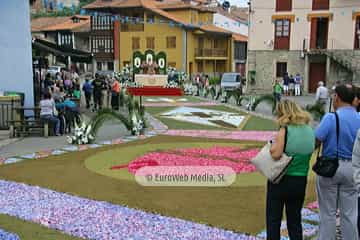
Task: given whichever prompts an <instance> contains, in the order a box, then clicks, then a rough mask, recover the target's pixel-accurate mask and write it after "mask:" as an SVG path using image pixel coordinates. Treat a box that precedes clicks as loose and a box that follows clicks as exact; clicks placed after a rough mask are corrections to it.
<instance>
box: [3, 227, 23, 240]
mask: <svg viewBox="0 0 360 240" xmlns="http://www.w3.org/2000/svg"><path fill="white" fill-rule="evenodd" d="M0 239H1V240H20V237H19V236H18V235H17V234H15V233H9V232H6V231H4V230H2V229H0Z"/></svg>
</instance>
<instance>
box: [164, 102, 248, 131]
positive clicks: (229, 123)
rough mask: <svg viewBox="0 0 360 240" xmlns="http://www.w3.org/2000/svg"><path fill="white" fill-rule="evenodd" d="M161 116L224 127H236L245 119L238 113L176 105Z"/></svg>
mask: <svg viewBox="0 0 360 240" xmlns="http://www.w3.org/2000/svg"><path fill="white" fill-rule="evenodd" d="M161 117H163V118H168V119H173V120H177V121H181V122H189V123H196V124H202V125H206V126H213V127H225V128H238V127H240V125H241V123H242V122H243V121H244V120H245V119H246V116H244V115H241V114H239V113H234V112H226V111H218V110H213V109H205V108H195V107H178V108H175V109H173V110H170V111H167V112H165V113H162V114H161Z"/></svg>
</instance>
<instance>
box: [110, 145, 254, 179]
mask: <svg viewBox="0 0 360 240" xmlns="http://www.w3.org/2000/svg"><path fill="white" fill-rule="evenodd" d="M258 152H259V149H256V148H254V149H241V148H239V147H223V146H214V147H211V148H184V149H175V150H167V151H158V152H150V153H147V154H145V155H143V156H141V157H138V158H136V159H135V160H133V161H131V162H130V163H129V164H128V165H126V164H125V165H118V166H113V167H112V168H111V169H113V170H115V169H121V168H126V167H127V168H128V170H129V172H131V173H133V174H135V172H136V171H137V170H138V169H140V168H142V167H146V166H226V167H230V168H232V169H233V170H234V171H235V172H236V173H238V174H239V173H250V172H254V171H256V168H255V166H254V165H252V164H251V163H250V159H251V158H253V157H255V156H256V155H257V153H258Z"/></svg>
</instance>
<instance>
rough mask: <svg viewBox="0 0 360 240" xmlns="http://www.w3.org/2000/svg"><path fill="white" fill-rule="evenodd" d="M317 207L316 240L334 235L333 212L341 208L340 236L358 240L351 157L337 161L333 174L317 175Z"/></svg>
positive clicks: (330, 238)
mask: <svg viewBox="0 0 360 240" xmlns="http://www.w3.org/2000/svg"><path fill="white" fill-rule="evenodd" d="M316 192H317V195H318V201H319V209H320V228H319V237H318V240H335V239H336V212H337V209H339V210H340V227H341V233H342V239H344V240H347V239H349V240H357V239H358V229H357V217H358V193H357V190H356V187H355V183H354V179H353V168H352V162H351V161H339V168H338V169H337V171H336V173H335V176H334V177H332V178H326V177H321V176H317V177H316Z"/></svg>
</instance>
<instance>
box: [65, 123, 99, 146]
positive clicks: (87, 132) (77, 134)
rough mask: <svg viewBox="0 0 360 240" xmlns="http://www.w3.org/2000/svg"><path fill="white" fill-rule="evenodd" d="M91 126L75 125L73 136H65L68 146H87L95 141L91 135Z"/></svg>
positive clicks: (84, 124)
mask: <svg viewBox="0 0 360 240" xmlns="http://www.w3.org/2000/svg"><path fill="white" fill-rule="evenodd" d="M91 130H92V126H91V124H86V123H84V122H83V123H82V124H81V126H78V125H77V124H76V123H75V131H74V135H73V136H67V142H68V143H70V144H78V145H81V144H89V143H92V142H93V141H94V140H95V136H93V135H92V133H91Z"/></svg>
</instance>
